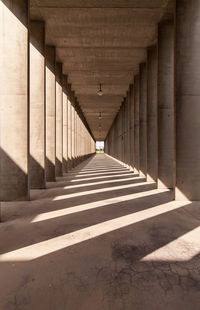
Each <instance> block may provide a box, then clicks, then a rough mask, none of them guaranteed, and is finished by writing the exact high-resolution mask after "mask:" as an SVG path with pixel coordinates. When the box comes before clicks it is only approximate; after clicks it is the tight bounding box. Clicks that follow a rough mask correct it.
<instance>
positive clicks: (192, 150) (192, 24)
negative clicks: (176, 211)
mask: <svg viewBox="0 0 200 310" xmlns="http://www.w3.org/2000/svg"><path fill="white" fill-rule="evenodd" d="M199 25H200V2H199V0H191V1H186V0H177V1H176V43H175V47H176V69H175V70H176V71H175V76H176V82H175V85H176V187H175V198H176V199H177V200H185V199H189V200H200V137H199V132H200V53H199V51H200V30H199Z"/></svg>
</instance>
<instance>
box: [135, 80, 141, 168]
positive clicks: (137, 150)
mask: <svg viewBox="0 0 200 310" xmlns="http://www.w3.org/2000/svg"><path fill="white" fill-rule="evenodd" d="M139 105H140V81H139V75H136V76H135V78H134V171H135V172H136V173H139V170H140V140H139V125H140V124H139V121H140V120H139Z"/></svg>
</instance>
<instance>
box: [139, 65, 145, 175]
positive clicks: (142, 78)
mask: <svg viewBox="0 0 200 310" xmlns="http://www.w3.org/2000/svg"><path fill="white" fill-rule="evenodd" d="M139 114H140V132H139V134H140V175H141V176H143V177H146V174H147V66H146V63H142V64H140V111H139Z"/></svg>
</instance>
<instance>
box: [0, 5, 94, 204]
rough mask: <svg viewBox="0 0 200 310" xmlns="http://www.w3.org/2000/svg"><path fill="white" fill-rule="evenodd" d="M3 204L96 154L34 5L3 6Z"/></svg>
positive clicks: (0, 82)
mask: <svg viewBox="0 0 200 310" xmlns="http://www.w3.org/2000/svg"><path fill="white" fill-rule="evenodd" d="M0 32H1V33H0V37H1V42H0V54H1V70H0V71H1V72H0V85H1V90H0V101H1V121H0V132H1V140H0V151H1V154H0V155H1V157H0V201H12V200H26V199H29V193H30V189H40V188H45V187H46V182H50V181H51V182H54V181H55V180H56V177H58V176H62V175H63V173H65V172H68V171H69V170H70V169H72V168H73V167H75V166H76V165H77V164H78V163H80V162H81V161H82V160H83V159H85V158H87V157H88V156H90V155H91V154H92V153H94V152H95V148H96V147H95V140H94V138H93V136H92V133H91V132H90V129H89V127H88V125H87V122H86V120H85V117H84V115H83V113H82V111H81V109H80V106H79V103H78V101H77V98H76V96H75V93H74V92H73V91H72V89H71V85H70V84H69V83H68V80H67V76H66V75H64V74H63V70H62V63H59V62H57V61H56V47H54V46H46V45H45V24H44V22H42V21H30V20H29V1H27V0H20V1H1V2H0Z"/></svg>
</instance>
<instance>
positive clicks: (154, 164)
mask: <svg viewBox="0 0 200 310" xmlns="http://www.w3.org/2000/svg"><path fill="white" fill-rule="evenodd" d="M157 70H158V69H157V46H152V47H150V48H148V52H147V181H149V182H151V181H156V180H157V175H158V141H157V140H158V129H157V127H158V125H157V114H158V113H157V109H158V103H157V73H158V72H157Z"/></svg>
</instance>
